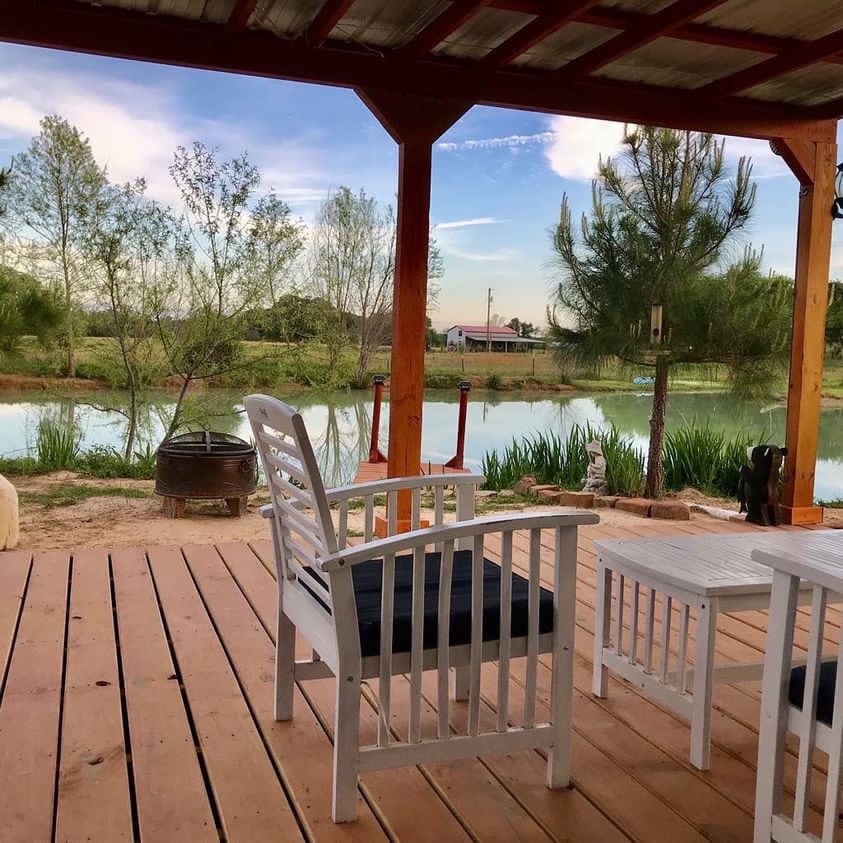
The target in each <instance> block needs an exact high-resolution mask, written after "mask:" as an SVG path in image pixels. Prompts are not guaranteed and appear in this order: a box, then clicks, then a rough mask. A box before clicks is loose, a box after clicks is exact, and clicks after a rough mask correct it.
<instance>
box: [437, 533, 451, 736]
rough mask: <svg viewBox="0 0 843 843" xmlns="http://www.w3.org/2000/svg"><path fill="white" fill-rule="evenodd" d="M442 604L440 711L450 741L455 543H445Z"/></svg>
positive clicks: (442, 728)
mask: <svg viewBox="0 0 843 843" xmlns="http://www.w3.org/2000/svg"><path fill="white" fill-rule="evenodd" d="M439 566H440V567H439V603H438V606H437V618H436V623H437V627H436V635H437V638H436V670H437V708H438V713H439V730H438V737H439V739H440V740H446V739H447V738H448V737H449V736H450V733H451V730H450V717H449V711H450V709H449V706H450V703H449V699H448V671H449V669H450V666H451V665H450V637H451V581H452V578H453V570H454V543H453V542H452V541H448V542H445V543H444V547H443V548H442V555H441V557H440V562H439Z"/></svg>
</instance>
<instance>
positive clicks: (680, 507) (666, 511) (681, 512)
mask: <svg viewBox="0 0 843 843" xmlns="http://www.w3.org/2000/svg"><path fill="white" fill-rule="evenodd" d="M650 518H665V519H667V520H668V521H690V520H691V510H690V508H689V507H688V504H686V503H682V501H653V504H652V506H651V507H650Z"/></svg>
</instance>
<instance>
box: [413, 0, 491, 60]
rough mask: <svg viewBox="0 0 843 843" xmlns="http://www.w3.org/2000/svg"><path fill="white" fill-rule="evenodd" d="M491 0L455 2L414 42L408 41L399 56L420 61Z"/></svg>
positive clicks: (420, 33)
mask: <svg viewBox="0 0 843 843" xmlns="http://www.w3.org/2000/svg"><path fill="white" fill-rule="evenodd" d="M488 4H489V0H453V2H452V3H451V5H450V6H448V8H447V9H445V10H444V11H443V12H442V14H440V15H438V16H437V17H436V18H434V19H433V20H432V21H431V22H430V23H429V24H428V25H427V26H426V27H425V28H424V29H423V30H422V31H421V32H419V33H418V34H417V35H416V36H415V37H414V38H413V39H412V40H410V41H408V42H407V43H406V44H405V45H404V46H403V47H401V49H400V50H398V51H397V55H399V56H400V57H401V58H412V59H419V58H421V57H422V56H424V55H426V54H427V53H429V52H430V51H431V50H433V49H434V48H435V47H437V46H438V45H439V44H441V43H442V42H443V41H444V40H445V39H446V38H447V37H448V36H449V35H451V34H453V33H454V32H456V31H457V30H458V29H459V28H460V27H461V26H462V25H463V24H465V23H467V22H468V21H469V20H470V19H471V18H472V17H473V16H474V15H476V14H477V13H478V12H479V11H480V10H481V9H482V8H483V7H484V6H487V5H488Z"/></svg>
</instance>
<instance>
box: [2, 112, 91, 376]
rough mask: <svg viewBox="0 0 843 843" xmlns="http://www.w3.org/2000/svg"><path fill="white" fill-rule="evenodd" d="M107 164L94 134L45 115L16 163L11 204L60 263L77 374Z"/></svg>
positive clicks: (70, 369) (72, 369)
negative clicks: (79, 318) (81, 310)
mask: <svg viewBox="0 0 843 843" xmlns="http://www.w3.org/2000/svg"><path fill="white" fill-rule="evenodd" d="M105 185H106V175H105V170H103V169H102V168H101V167H100V166H99V165H98V164H97V162H96V161H95V160H94V154H93V152H92V151H91V145H90V143H89V141H88V139H87V138H86V137H85V136H84V135H83V134H82V133H81V132H80V131H79V130H78V129H77V128H76V127H75V126H72V125H71V124H70V123H68V122H67V120H65V119H63V118H62V117H58V116H55V115H53V116H49V117H44V118H43V120H41V132H40V134H39V135H38V136H37V137H35V138H33V139H32V142H31V143H30V145H29V148H28V149H27V150H26V151H25V152H22V153H20V154H19V155H16V156H15V158H14V159H13V163H12V186H11V200H12V202H11V204H12V208H13V209H14V213H15V216H16V219H17V221H19V222H20V223H22V224H23V226H24V227H25V228H26V229H27V230H28V231H29V232H31V233H32V234H33V235H34V236H35V238H36V239H37V240H38V241H40V242H41V243H42V244H43V245H44V246H45V247H46V249H45V252H46V255H45V257H47V258H48V259H49V260H50V261H51V262H53V263H54V265H55V266H56V269H57V274H58V276H59V285H60V287H61V291H62V298H63V300H64V307H65V311H66V314H65V329H64V337H63V341H64V344H65V348H66V350H67V364H66V370H67V374H68V376H70V377H73V376H74V375H75V374H76V342H75V333H76V332H75V327H74V307H75V306H76V305H77V304H78V299H79V296H80V294H81V292H82V287H83V285H84V282H85V269H84V262H83V256H82V252H83V250H82V245H83V242H84V240H85V238H86V236H87V234H88V231H89V228H90V226H91V224H92V221H93V220H94V219H95V218H96V216H97V214H98V213H99V209H100V203H101V200H102V193H103V190H104V188H105Z"/></svg>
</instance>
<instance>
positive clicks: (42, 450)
mask: <svg viewBox="0 0 843 843" xmlns="http://www.w3.org/2000/svg"><path fill="white" fill-rule="evenodd" d="M80 441H81V437H80V435H79V433H78V432H77V430H76V429H75V427H73V426H72V425H67V426H66V425H61V424H58V423H57V422H55V421H53V419H49V418H43V419H41V421H39V422H38V431H37V433H36V434H35V453H36V457H37V460H38V462H39V463H40V464H41V465H42V466H44V467H45V468H46V469H47V470H48V471H62V470H64V469H71V468H73V467H74V466H75V464H76V460H77V458H78V457H79V443H80Z"/></svg>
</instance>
